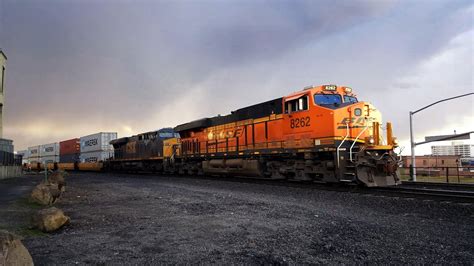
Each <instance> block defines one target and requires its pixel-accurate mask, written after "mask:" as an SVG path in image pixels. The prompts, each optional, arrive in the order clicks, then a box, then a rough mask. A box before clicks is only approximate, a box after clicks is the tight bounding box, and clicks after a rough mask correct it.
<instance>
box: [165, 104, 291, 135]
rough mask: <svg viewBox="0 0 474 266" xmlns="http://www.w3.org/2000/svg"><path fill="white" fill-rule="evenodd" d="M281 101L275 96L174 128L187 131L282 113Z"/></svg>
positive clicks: (178, 130) (177, 130)
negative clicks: (274, 97)
mask: <svg viewBox="0 0 474 266" xmlns="http://www.w3.org/2000/svg"><path fill="white" fill-rule="evenodd" d="M282 101H283V98H277V99H274V100H271V101H267V102H263V103H259V104H255V105H251V106H248V107H244V108H241V109H237V110H236V111H232V112H231V113H230V114H228V115H225V116H220V115H219V116H214V117H210V118H208V117H206V118H202V119H199V120H195V121H191V122H188V123H185V124H181V125H178V126H176V127H175V128H174V130H175V131H176V132H178V133H180V132H184V131H188V130H191V129H199V128H206V127H210V126H215V125H221V124H226V123H232V122H236V121H240V120H246V119H255V118H260V117H264V116H268V115H271V114H281V113H282Z"/></svg>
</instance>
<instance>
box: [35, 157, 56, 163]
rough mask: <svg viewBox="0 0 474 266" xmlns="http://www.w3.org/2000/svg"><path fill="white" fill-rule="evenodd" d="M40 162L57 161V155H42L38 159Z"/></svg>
mask: <svg viewBox="0 0 474 266" xmlns="http://www.w3.org/2000/svg"><path fill="white" fill-rule="evenodd" d="M39 161H40V162H41V163H59V156H58V155H56V156H54V155H53V156H43V157H41V158H40V159H39Z"/></svg>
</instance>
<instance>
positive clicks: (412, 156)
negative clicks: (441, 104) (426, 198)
mask: <svg viewBox="0 0 474 266" xmlns="http://www.w3.org/2000/svg"><path fill="white" fill-rule="evenodd" d="M410 144H411V164H410V167H411V171H410V172H411V173H412V176H411V178H412V181H414V182H415V181H416V160H415V139H414V138H413V112H411V111H410Z"/></svg>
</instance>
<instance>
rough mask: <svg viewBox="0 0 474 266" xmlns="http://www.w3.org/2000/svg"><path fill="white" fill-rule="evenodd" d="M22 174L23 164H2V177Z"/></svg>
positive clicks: (0, 177) (0, 174)
mask: <svg viewBox="0 0 474 266" xmlns="http://www.w3.org/2000/svg"><path fill="white" fill-rule="evenodd" d="M19 176H21V166H0V179H6V178H12V177H19Z"/></svg>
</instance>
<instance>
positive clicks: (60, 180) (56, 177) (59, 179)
mask: <svg viewBox="0 0 474 266" xmlns="http://www.w3.org/2000/svg"><path fill="white" fill-rule="evenodd" d="M64 175H65V173H64V172H60V171H55V172H53V173H51V175H50V176H48V182H49V183H50V184H57V186H58V189H59V190H60V191H61V192H64V191H65V190H66V187H65V186H66V181H65V179H64ZM63 190H64V191H63Z"/></svg>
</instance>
